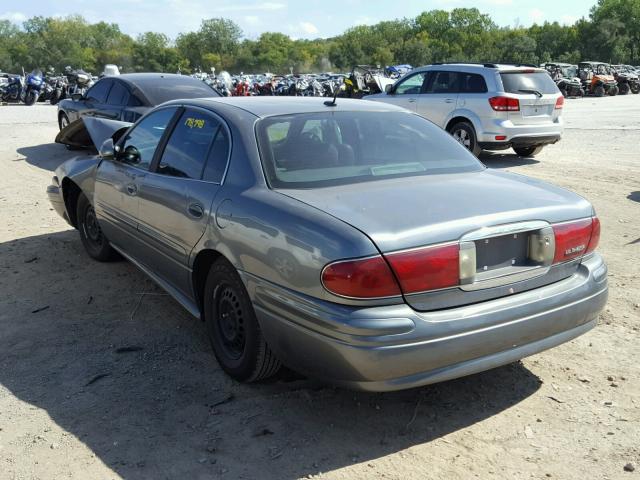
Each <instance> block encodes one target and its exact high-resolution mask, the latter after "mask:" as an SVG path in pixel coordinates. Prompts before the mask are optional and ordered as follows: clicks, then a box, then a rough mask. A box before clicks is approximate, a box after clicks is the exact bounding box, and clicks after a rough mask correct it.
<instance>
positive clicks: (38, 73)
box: [31, 68, 42, 77]
mask: <svg viewBox="0 0 640 480" xmlns="http://www.w3.org/2000/svg"><path fill="white" fill-rule="evenodd" d="M31 75H33V76H34V77H41V76H42V70H40V69H39V68H34V69H33V70H31Z"/></svg>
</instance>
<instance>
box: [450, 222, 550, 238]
mask: <svg viewBox="0 0 640 480" xmlns="http://www.w3.org/2000/svg"><path fill="white" fill-rule="evenodd" d="M550 225H551V224H550V223H549V222H545V221H543V220H533V221H528V222H517V223H508V224H504V225H495V226H492V227H483V228H480V229H478V230H473V231H472V232H469V233H466V234H464V235H463V236H462V237H461V238H460V241H461V242H464V241H475V240H483V239H485V238H491V237H500V236H502V235H511V234H514V233H520V232H527V231H531V230H540V229H542V228H545V227H549V226H550Z"/></svg>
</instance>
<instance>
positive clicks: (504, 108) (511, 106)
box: [489, 97, 520, 112]
mask: <svg viewBox="0 0 640 480" xmlns="http://www.w3.org/2000/svg"><path fill="white" fill-rule="evenodd" d="M489 105H491V108H493V109H494V110H495V111H496V112H519V111H520V100H518V99H517V98H511V97H491V98H490V99H489Z"/></svg>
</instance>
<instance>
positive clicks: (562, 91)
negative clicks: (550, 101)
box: [560, 88, 569, 98]
mask: <svg viewBox="0 0 640 480" xmlns="http://www.w3.org/2000/svg"><path fill="white" fill-rule="evenodd" d="M560 93H561V94H562V96H563V97H564V98H567V97H568V96H569V94H568V93H567V90H566V89H565V88H561V89H560Z"/></svg>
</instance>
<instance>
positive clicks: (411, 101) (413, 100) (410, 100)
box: [408, 98, 416, 103]
mask: <svg viewBox="0 0 640 480" xmlns="http://www.w3.org/2000/svg"><path fill="white" fill-rule="evenodd" d="M408 102H409V103H416V99H415V98H410V99H409V100H408Z"/></svg>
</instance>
